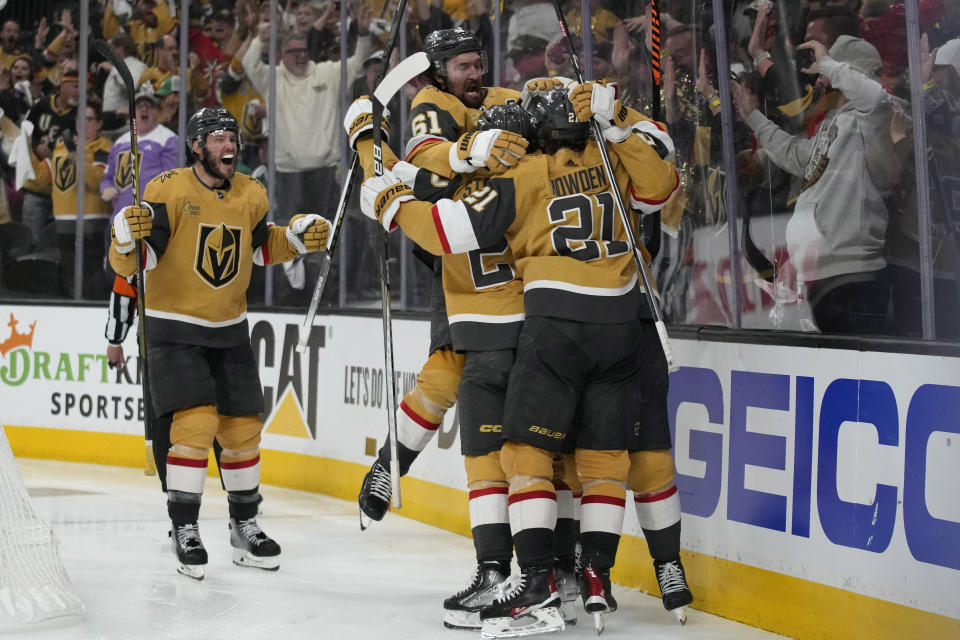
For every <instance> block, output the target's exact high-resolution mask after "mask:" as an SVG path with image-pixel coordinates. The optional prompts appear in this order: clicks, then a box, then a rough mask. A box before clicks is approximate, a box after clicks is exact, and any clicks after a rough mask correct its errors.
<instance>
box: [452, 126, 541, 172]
mask: <svg viewBox="0 0 960 640" xmlns="http://www.w3.org/2000/svg"><path fill="white" fill-rule="evenodd" d="M528 144H529V143H528V142H527V141H526V140H525V139H524V138H523V136H519V135H517V134H516V133H513V132H511V131H504V130H503V129H489V130H487V131H471V132H469V133H465V134H463V135H462V136H460V139H459V140H457V141H456V142H455V143H454V144H453V145H451V146H450V168H451V169H453V170H454V171H456V172H457V173H472V172H474V171H476V170H477V169H480V168H481V167H486V168H487V169H489V170H490V171H492V172H494V173H499V172H501V171H506V170H507V169H508V168H510V167H512V166H514V165H516V164H517V160H519V159H520V158H522V157H523V156H524V155H525V154H526V153H527V145H528Z"/></svg>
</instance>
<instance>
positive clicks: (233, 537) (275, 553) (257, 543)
mask: <svg viewBox="0 0 960 640" xmlns="http://www.w3.org/2000/svg"><path fill="white" fill-rule="evenodd" d="M230 546H232V547H233V564H235V565H237V566H238V567H254V568H256V569H264V570H266V571H276V570H277V569H279V568H280V545H278V544H277V543H276V542H275V541H274V540H273V539H272V538H271V537H270V536H268V535H267V534H265V533H264V532H263V529H261V528H260V525H258V524H257V520H256V518H250V519H249V520H237V519H236V518H230Z"/></svg>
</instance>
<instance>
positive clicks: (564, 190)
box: [550, 165, 610, 197]
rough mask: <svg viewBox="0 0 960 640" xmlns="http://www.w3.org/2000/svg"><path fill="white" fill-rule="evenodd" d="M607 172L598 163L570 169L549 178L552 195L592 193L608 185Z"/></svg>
mask: <svg viewBox="0 0 960 640" xmlns="http://www.w3.org/2000/svg"><path fill="white" fill-rule="evenodd" d="M609 184H610V183H609V182H607V174H606V172H605V171H604V170H603V167H602V166H600V165H595V166H592V167H586V168H584V169H580V170H578V171H571V172H570V173H565V174H563V175H562V176H559V177H556V178H553V179H552V180H550V187H551V188H552V189H553V195H555V196H557V197H559V196H566V195H570V194H571V193H593V192H595V191H600V190H602V189H606V188H607V187H608V186H609Z"/></svg>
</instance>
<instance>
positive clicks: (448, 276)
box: [345, 29, 572, 628]
mask: <svg viewBox="0 0 960 640" xmlns="http://www.w3.org/2000/svg"><path fill="white" fill-rule="evenodd" d="M424 49H425V50H426V52H427V54H428V56H429V57H430V60H431V71H430V74H431V75H432V79H433V84H431V85H429V86H427V87H425V88H423V89H422V90H421V91H420V92H419V93H418V95H417V96H416V97H415V98H414V100H413V104H412V107H411V115H410V118H409V120H408V127H409V133H410V135H411V141H410V143H409V144H408V145H407V150H408V151H407V159H408V160H410V161H411V162H413V163H416V164H418V165H422V166H426V167H429V168H431V169H432V170H433V171H434V172H435V173H432V174H431V176H430V179H429V180H425V181H424V184H423V185H422V188H421V189H419V190H418V195H419V196H420V197H421V198H424V199H430V200H432V199H437V198H439V197H440V196H442V195H446V196H448V197H457V196H458V195H459V194H460V193H463V194H464V195H465V194H468V193H470V192H472V191H473V190H475V189H479V188H482V186H483V184H484V181H485V180H486V179H487V177H489V175H490V173H491V172H499V171H501V170H503V169H506V168H507V167H509V166H511V165H512V164H515V163H516V160H517V158H519V157H521V156H522V155H523V154H524V153H525V148H526V146H527V142H526V140H524V139H523V138H522V137H521V136H519V135H517V134H516V132H511V131H510V130H507V129H505V128H502V127H499V128H493V129H495V130H493V129H491V128H488V129H487V130H483V131H480V130H478V118H479V116H480V114H481V108H488V109H489V108H490V107H493V106H498V105H502V104H503V103H504V102H505V101H507V100H509V99H514V100H516V99H518V98H519V97H520V94H519V93H517V92H515V91H511V90H507V89H500V88H496V87H482V86H481V78H482V76H483V73H484V71H485V68H486V60H485V59H484V54H483V51H482V46H481V44H480V42H479V40H478V39H477V38H476V36H475V35H473V34H472V33H470V32H468V31H466V30H464V29H447V30H439V31H435V32H433V33H431V34H430V35H429V36H428V37H427V39H426V42H425V43H424ZM349 121H351V119H350V118H348V122H349ZM345 124H347V122H345ZM348 128H349V126H348ZM353 137H354V136H353V135H351V138H353ZM368 146H369V143H368ZM359 151H360V157H361V159H365V160H364V164H365V165H366V164H368V163H372V156H371V155H370V153H369V151H366V152H365V151H364V149H363V148H361V149H360V150H359ZM385 151H386V150H385ZM384 164H385V165H387V166H391V165H392V164H393V163H392V162H385V163H384ZM368 173H370V171H369V170H368ZM470 185H473V186H472V187H471V186H470ZM433 268H434V274H435V277H434V285H433V294H432V303H431V307H432V316H431V345H430V357H429V358H428V360H427V363H426V364H425V365H424V367H423V369H422V370H421V373H420V376H419V377H418V384H417V386H416V387H415V388H414V389H413V390H411V392H409V393H408V394H407V397H405V398H404V402H403V403H402V405H401V410H400V411H399V412H398V416H397V424H398V434H399V435H398V440H399V445H400V450H399V458H400V467H401V473H405V472H406V470H407V469H409V467H410V464H411V463H412V461H413V459H414V458H415V456H416V455H417V454H418V453H419V452H420V451H421V450H422V449H423V448H424V447H425V446H426V444H427V443H428V442H429V440H430V439H431V437H432V435H433V433H434V432H435V429H436V426H437V425H438V424H439V421H440V420H442V416H443V413H442V412H440V413H438V415H436V414H435V415H434V416H426V415H423V414H421V413H420V411H419V410H418V407H417V405H418V404H420V405H421V406H423V404H424V400H430V401H432V402H433V404H434V406H435V407H440V408H442V411H444V412H445V411H446V410H447V409H448V408H449V407H450V406H452V405H453V403H454V402H456V401H457V400H458V398H459V402H460V406H459V417H460V432H461V438H460V440H461V447H462V451H463V453H464V454H465V456H466V459H465V466H466V469H467V481H468V486H469V489H470V515H471V529H472V532H473V539H474V546H475V548H476V555H477V564H478V566H477V569H476V571H475V572H474V574H473V576H472V577H471V580H470V583H469V584H468V585H467V587H466V588H464V589H461V590H460V591H458V593H456V594H455V595H454V596H452V597H450V598H447V599H446V600H445V602H444V609H445V617H444V624H445V625H446V626H448V627H451V628H479V609H480V605H481V604H484V603H486V602H489V601H490V600H491V599H492V597H493V593H494V589H495V587H496V585H497V584H499V582H502V581H503V580H504V579H505V578H506V576H507V575H509V573H510V561H511V557H512V543H511V539H510V530H509V523H508V520H507V506H506V498H507V486H506V478H504V477H503V474H502V471H501V470H500V465H499V449H500V428H501V423H502V409H503V398H502V395H503V394H502V392H503V390H504V389H505V388H506V380H507V377H508V375H509V371H510V367H511V365H512V363H513V349H514V347H515V345H516V338H517V335H518V334H519V330H520V326H521V325H522V322H523V301H522V289H521V285H520V282H519V280H518V279H517V277H516V270H515V268H514V266H513V264H512V256H511V255H510V250H509V247H508V246H507V245H506V242H505V241H504V240H503V239H502V238H501V239H499V240H498V241H497V242H496V243H492V244H491V246H489V247H483V248H481V249H478V250H477V251H475V252H472V253H470V254H463V255H456V256H453V255H451V256H444V257H443V260H442V262H440V261H439V260H435V261H434V264H433ZM464 354H466V355H465V356H464ZM451 365H453V366H451ZM454 367H456V368H454ZM438 373H440V374H442V375H437V374H438ZM437 380H440V381H442V382H443V384H444V386H443V387H440V386H438V385H433V386H432V387H427V386H426V385H424V384H422V382H427V381H437ZM498 388H499V393H498V392H497V389H498ZM388 451H389V450H388V448H387V447H386V446H384V447H383V448H382V449H381V451H380V456H379V459H378V461H377V462H375V463H374V465H373V467H372V468H371V472H370V473H369V474H368V475H367V477H366V478H365V481H364V485H363V487H362V489H361V495H360V503H361V509H362V510H363V511H368V510H370V506H371V505H376V506H379V505H383V506H382V507H381V511H379V512H378V513H382V512H383V511H385V509H386V504H387V501H388V500H389V497H390V494H389V483H388V482H387V478H386V474H385V472H381V471H380V470H381V469H385V468H386V466H387V465H386V463H387V462H388V461H389V455H388ZM378 477H380V478H382V480H381V481H379V482H377V478H378ZM378 489H379V491H380V493H381V494H382V495H380V496H377V495H376V493H377V490H378ZM571 555H572V549H571Z"/></svg>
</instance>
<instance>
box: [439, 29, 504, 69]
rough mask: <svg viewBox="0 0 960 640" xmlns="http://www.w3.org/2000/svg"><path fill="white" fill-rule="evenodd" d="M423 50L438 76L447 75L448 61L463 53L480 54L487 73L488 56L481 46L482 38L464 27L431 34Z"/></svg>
mask: <svg viewBox="0 0 960 640" xmlns="http://www.w3.org/2000/svg"><path fill="white" fill-rule="evenodd" d="M423 50H424V51H425V52H426V53H427V57H428V58H429V59H430V69H431V70H433V73H434V74H435V75H437V76H443V77H445V76H446V75H447V60H449V59H450V58H452V57H454V56H458V55H460V54H461V53H470V52H472V51H476V52H477V53H479V54H480V61H481V64H483V72H484V73H486V72H487V68H488V67H487V54H486V52H485V51H484V50H483V46H482V45H481V44H480V38H478V37H477V36H476V35H474V34H473V33H472V32H470V31H468V30H466V29H464V28H463V27H456V28H455V29H438V30H436V31H432V32H430V34H429V35H428V36H427V37H426V39H425V40H424V41H423Z"/></svg>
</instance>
